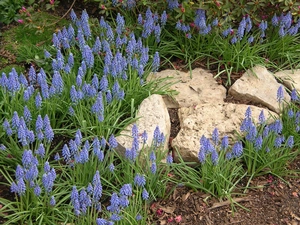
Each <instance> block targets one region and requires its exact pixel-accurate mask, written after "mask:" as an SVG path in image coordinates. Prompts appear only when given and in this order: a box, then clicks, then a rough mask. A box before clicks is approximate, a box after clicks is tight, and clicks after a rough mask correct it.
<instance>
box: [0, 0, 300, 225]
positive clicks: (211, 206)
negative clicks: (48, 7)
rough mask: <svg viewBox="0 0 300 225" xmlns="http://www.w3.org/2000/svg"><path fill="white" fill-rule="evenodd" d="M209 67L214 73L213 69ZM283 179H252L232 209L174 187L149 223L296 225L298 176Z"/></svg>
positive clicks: (5, 190)
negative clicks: (249, 186)
mask: <svg viewBox="0 0 300 225" xmlns="http://www.w3.org/2000/svg"><path fill="white" fill-rule="evenodd" d="M72 2H73V1H71V0H66V1H63V3H62V4H63V5H62V6H63V7H59V8H60V9H61V10H58V11H56V12H55V13H56V14H59V15H63V14H64V13H65V11H67V9H68V7H69V6H70V5H71V4H72ZM84 8H87V11H88V12H89V14H92V15H94V16H96V15H97V13H96V11H97V9H96V8H95V5H87V4H83V3H82V1H78V2H76V3H75V5H74V9H75V11H77V12H79V13H80V11H81V10H82V9H84ZM8 28H9V27H4V28H3V29H8ZM0 54H5V55H6V56H7V58H9V59H11V60H10V62H11V63H13V62H14V61H15V57H14V56H13V55H10V53H7V52H3V50H2V51H1V49H0ZM175 63H176V66H177V67H176V68H177V69H183V66H182V62H180V60H178V61H177V62H175ZM194 66H195V67H196V66H198V67H203V65H202V63H201V62H197V64H195V65H194ZM211 70H212V72H214V68H211ZM240 76H241V74H234V75H233V76H232V78H233V79H232V81H233V82H234V81H235V80H236V79H238V78H239V77H240ZM217 81H218V83H219V84H220V85H224V84H225V83H226V75H225V74H224V75H222V76H220V77H219V78H218V79H217ZM227 88H228V87H227ZM225 101H227V102H234V103H246V104H251V102H241V101H236V100H235V99H233V98H232V97H231V96H228V97H227V98H226V99H225ZM169 114H170V120H171V125H172V128H171V138H170V141H172V139H173V138H175V137H176V135H177V133H178V132H179V130H180V123H179V119H178V115H177V109H169ZM291 169H295V170H297V171H299V170H300V157H298V159H296V160H295V161H294V162H293V163H292V164H291ZM285 180H286V183H285V182H283V181H281V180H280V179H278V178H275V177H272V176H263V177H258V178H255V179H254V180H253V181H252V183H251V185H252V187H255V188H252V189H248V190H247V192H246V193H245V194H241V195H239V196H235V197H234V200H235V201H237V202H238V203H239V204H241V205H242V206H243V208H241V207H239V206H237V205H234V206H235V207H234V208H233V207H232V205H231V204H230V202H229V201H222V202H220V201H218V200H217V199H215V198H213V197H211V196H209V195H208V194H206V193H203V192H201V191H193V190H191V189H189V188H187V187H182V186H177V187H176V188H175V190H174V192H172V193H171V194H170V196H168V197H167V198H165V199H158V200H157V201H155V202H152V204H151V205H150V207H149V215H150V217H149V224H160V225H164V224H170V225H171V224H186V225H189V224H190V225H195V224H199V225H202V224H203V225H204V224H205V225H213V224H216V225H219V224H220V225H222V224H224V225H226V224H238V225H252V224H256V225H280V224H283V225H297V224H300V207H299V206H300V179H299V176H298V175H295V177H294V178H285ZM1 182H5V179H4V177H3V176H1V175H0V197H3V198H7V199H13V196H12V195H11V193H10V189H9V187H7V186H4V185H1ZM243 185H245V184H244V183H241V184H240V187H243ZM173 186H174V184H169V185H168V187H167V189H168V190H171V189H172V188H173ZM167 193H168V191H167ZM0 208H1V205H0ZM3 221H4V220H3V218H0V224H1V223H3ZM179 221H180V222H179Z"/></svg>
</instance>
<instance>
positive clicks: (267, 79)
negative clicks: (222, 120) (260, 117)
mask: <svg viewBox="0 0 300 225" xmlns="http://www.w3.org/2000/svg"><path fill="white" fill-rule="evenodd" d="M279 87H280V84H279V83H277V81H276V79H275V77H274V75H273V74H272V73H271V72H269V71H268V70H267V69H266V68H265V67H263V66H255V67H254V68H252V69H249V70H247V71H246V72H245V73H244V74H243V76H242V77H241V78H240V79H238V80H237V81H236V82H235V83H234V84H233V85H232V86H231V87H230V89H229V94H230V95H232V96H233V97H234V98H236V99H242V100H248V101H252V102H254V103H256V104H261V105H263V106H266V107H268V108H269V109H270V110H272V111H274V112H277V113H279V112H280V109H282V106H280V107H279V103H278V102H277V90H278V88H279ZM284 98H285V99H284V100H285V101H286V102H290V100H291V98H290V96H289V95H288V93H287V92H286V91H285V90H284Z"/></svg>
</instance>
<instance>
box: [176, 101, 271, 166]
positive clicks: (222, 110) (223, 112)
mask: <svg viewBox="0 0 300 225" xmlns="http://www.w3.org/2000/svg"><path fill="white" fill-rule="evenodd" d="M247 108H248V105H243V104H239V105H237V104H232V103H208V104H200V105H197V106H196V107H183V108H181V109H179V111H178V116H179V120H180V126H181V130H180V131H179V133H178V135H177V136H176V138H174V139H173V141H172V147H173V148H175V149H177V151H178V153H179V154H180V156H181V157H182V159H183V160H184V161H186V162H198V152H199V148H200V138H201V136H202V135H205V137H207V138H211V134H212V132H213V130H214V129H215V128H218V130H219V134H220V137H223V136H224V135H227V136H228V137H229V139H230V140H231V143H232V142H233V141H232V140H233V139H234V135H235V132H236V131H239V130H240V126H241V123H242V121H243V119H244V118H245V112H246V109H247ZM250 108H251V111H252V118H253V120H254V122H255V123H257V122H258V117H259V114H260V113H261V110H263V111H264V115H265V117H266V118H268V117H269V116H270V115H272V116H276V115H277V114H276V113H274V112H271V111H269V110H267V109H261V108H259V107H256V106H250ZM271 121H273V119H272V118H270V119H269V122H271ZM178 157H179V156H178V154H177V153H175V161H179V160H178V159H179V158H178Z"/></svg>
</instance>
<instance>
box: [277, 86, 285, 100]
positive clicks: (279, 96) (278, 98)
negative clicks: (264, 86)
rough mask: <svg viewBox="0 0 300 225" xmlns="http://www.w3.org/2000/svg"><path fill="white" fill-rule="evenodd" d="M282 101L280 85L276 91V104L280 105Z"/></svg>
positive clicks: (282, 93)
mask: <svg viewBox="0 0 300 225" xmlns="http://www.w3.org/2000/svg"><path fill="white" fill-rule="evenodd" d="M283 100H284V92H283V87H282V85H280V86H279V88H278V90H277V102H279V103H281V102H282V101H283Z"/></svg>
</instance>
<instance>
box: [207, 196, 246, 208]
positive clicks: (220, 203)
mask: <svg viewBox="0 0 300 225" xmlns="http://www.w3.org/2000/svg"><path fill="white" fill-rule="evenodd" d="M250 200H251V198H234V199H232V200H231V201H230V200H227V201H225V202H217V203H214V204H213V206H212V207H210V208H209V209H215V208H219V207H222V206H225V205H230V204H231V203H234V202H247V201H250Z"/></svg>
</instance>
